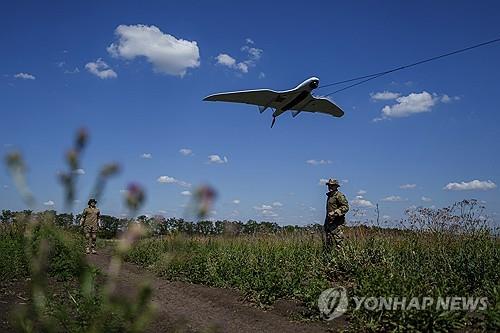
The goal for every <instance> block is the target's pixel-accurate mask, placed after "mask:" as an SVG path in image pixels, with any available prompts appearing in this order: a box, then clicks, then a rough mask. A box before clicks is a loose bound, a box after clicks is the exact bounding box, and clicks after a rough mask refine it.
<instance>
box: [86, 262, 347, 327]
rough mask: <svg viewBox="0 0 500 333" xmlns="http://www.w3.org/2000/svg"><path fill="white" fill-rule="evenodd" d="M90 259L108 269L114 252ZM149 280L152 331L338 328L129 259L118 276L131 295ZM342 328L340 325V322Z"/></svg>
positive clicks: (120, 286)
mask: <svg viewBox="0 0 500 333" xmlns="http://www.w3.org/2000/svg"><path fill="white" fill-rule="evenodd" d="M88 260H89V262H90V263H92V264H93V265H95V266H96V267H98V268H100V269H101V270H102V271H103V272H106V270H107V267H108V263H109V260H110V255H109V254H107V253H101V254H98V255H89V256H88ZM145 280H148V281H149V282H150V283H151V285H152V287H153V290H154V293H153V301H154V302H155V304H156V307H157V313H156V316H155V318H154V320H153V322H152V324H151V326H150V328H149V330H148V331H149V332H171V331H172V329H173V328H176V327H179V326H180V324H182V327H184V329H182V330H180V332H200V331H201V332H205V331H207V330H209V329H213V328H217V329H218V330H217V332H241V333H244V332H259V333H260V332H280V333H288V332H334V331H337V329H336V327H335V326H334V325H339V323H331V322H330V323H327V322H321V323H320V322H298V321H292V320H291V319H290V317H289V314H288V313H287V307H288V306H287V305H286V304H284V303H282V305H281V306H280V304H279V303H278V305H276V306H275V307H274V308H273V309H270V310H263V309H260V308H258V307H256V306H255V305H252V304H250V303H248V302H245V301H243V298H242V295H241V294H240V293H238V292H237V291H234V290H228V289H220V288H211V287H207V286H201V285H195V284H189V283H183V282H170V281H167V280H163V279H161V278H158V277H156V276H154V275H153V274H151V273H149V272H147V271H146V270H145V269H143V268H140V267H138V266H135V265H133V264H130V263H126V264H125V265H124V267H123V269H122V271H121V274H120V277H119V280H118V292H120V293H124V294H127V295H130V294H131V293H132V292H133V290H135V289H136V288H137V286H138V285H139V284H140V283H143V282H144V281H145ZM337 328H338V326H337Z"/></svg>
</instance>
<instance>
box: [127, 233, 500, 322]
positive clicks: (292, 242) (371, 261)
mask: <svg viewBox="0 0 500 333" xmlns="http://www.w3.org/2000/svg"><path fill="white" fill-rule="evenodd" d="M127 259H128V260H129V261H131V262H134V263H136V264H139V265H143V266H146V267H148V268H150V269H152V270H154V271H155V272H156V273H157V274H159V275H160V276H163V277H165V278H167V279H175V280H182V281H189V282H193V283H200V284H206V285H211V286H217V287H223V288H237V289H240V290H242V291H243V292H245V294H246V295H247V296H248V297H249V298H251V299H253V300H255V301H256V302H260V303H262V304H272V303H273V302H274V301H275V300H277V299H280V298H284V299H294V300H298V301H300V302H302V303H304V304H305V305H306V306H307V308H308V309H309V311H308V313H305V314H304V315H305V316H306V317H313V318H314V317H318V309H317V303H316V302H317V299H318V296H319V294H320V293H321V292H322V291H323V290H324V289H326V288H329V287H331V286H343V287H346V288H347V290H348V294H349V295H355V296H357V297H372V296H375V297H378V296H391V295H399V296H406V297H437V296H464V297H470V296H477V297H487V298H488V302H489V303H488V310H486V311H482V312H480V313H475V314H474V315H471V314H470V313H467V312H463V311H433V310H428V311H427V310H426V311H422V310H420V311H411V310H409V311H384V310H382V311H368V310H364V309H361V310H358V311H348V312H347V313H346V314H345V316H347V319H348V321H349V323H350V330H352V331H359V330H362V331H380V330H384V331H390V330H405V331H406V330H419V331H449V330H453V329H455V328H471V327H474V328H476V329H479V330H486V331H489V330H494V329H498V328H499V324H500V317H499V314H500V311H499V306H500V302H499V301H500V285H499V283H500V269H499V265H498V263H499V262H500V242H499V240H498V239H497V238H495V237H492V236H491V234H489V233H488V232H484V231H481V232H471V233H468V234H456V233H448V232H429V231H425V232H417V231H397V230H383V229H379V228H378V229H377V228H373V229H371V228H365V227H356V228H350V229H349V230H348V231H347V239H346V241H345V244H344V247H343V249H342V250H340V251H334V252H332V253H330V254H327V255H324V254H323V253H322V246H321V238H320V235H318V234H314V233H312V234H311V233H305V232H294V233H278V234H271V235H256V236H215V237H202V236H191V237H186V236H183V235H178V236H167V237H162V238H151V239H145V240H143V241H141V242H140V243H139V244H138V246H137V247H135V248H134V249H133V250H132V252H131V253H130V254H129V256H128V258H127ZM350 306H351V307H352V306H354V304H350Z"/></svg>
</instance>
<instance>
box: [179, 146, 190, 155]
mask: <svg viewBox="0 0 500 333" xmlns="http://www.w3.org/2000/svg"><path fill="white" fill-rule="evenodd" d="M179 153H181V154H182V155H184V156H189V155H192V154H193V151H192V150H191V149H188V148H182V149H180V150H179Z"/></svg>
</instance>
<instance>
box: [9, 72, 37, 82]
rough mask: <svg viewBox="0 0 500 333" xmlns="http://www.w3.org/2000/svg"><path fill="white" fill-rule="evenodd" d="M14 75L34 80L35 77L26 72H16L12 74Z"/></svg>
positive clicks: (18, 77) (17, 77)
mask: <svg viewBox="0 0 500 333" xmlns="http://www.w3.org/2000/svg"><path fill="white" fill-rule="evenodd" d="M14 77H15V78H16V79H22V80H35V79H36V77H35V76H34V75H31V74H28V73H17V74H14Z"/></svg>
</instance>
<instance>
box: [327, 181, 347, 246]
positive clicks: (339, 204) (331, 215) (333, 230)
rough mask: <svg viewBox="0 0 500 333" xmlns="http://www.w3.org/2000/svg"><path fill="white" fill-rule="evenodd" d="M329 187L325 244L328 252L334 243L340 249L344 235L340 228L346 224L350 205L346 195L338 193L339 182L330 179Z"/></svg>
mask: <svg viewBox="0 0 500 333" xmlns="http://www.w3.org/2000/svg"><path fill="white" fill-rule="evenodd" d="M326 185H327V186H328V193H326V195H327V197H328V199H327V200H326V218H325V226H324V228H325V243H324V247H325V250H326V251H330V250H331V248H332V245H333V243H334V242H335V246H336V247H337V248H340V244H341V242H342V238H343V234H342V231H341V230H340V229H339V226H341V225H342V224H344V223H345V214H346V213H347V212H348V211H349V204H348V203H347V199H346V197H345V195H344V194H342V193H341V192H340V191H338V188H339V186H340V184H339V182H338V180H336V179H331V178H330V179H329V180H328V182H327V183H326Z"/></svg>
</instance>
